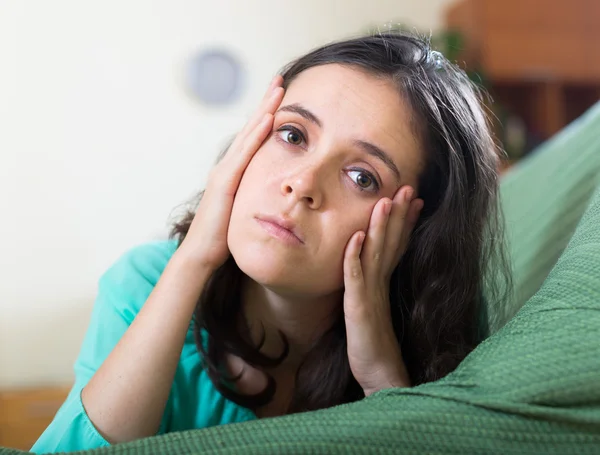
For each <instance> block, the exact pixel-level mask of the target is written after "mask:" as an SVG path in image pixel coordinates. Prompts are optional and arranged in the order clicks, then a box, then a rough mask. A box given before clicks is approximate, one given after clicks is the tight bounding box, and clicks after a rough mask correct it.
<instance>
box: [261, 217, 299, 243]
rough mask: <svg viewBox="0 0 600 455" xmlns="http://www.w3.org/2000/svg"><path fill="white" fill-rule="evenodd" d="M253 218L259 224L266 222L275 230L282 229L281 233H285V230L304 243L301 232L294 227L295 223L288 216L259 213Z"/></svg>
mask: <svg viewBox="0 0 600 455" xmlns="http://www.w3.org/2000/svg"><path fill="white" fill-rule="evenodd" d="M255 218H256V220H257V221H258V222H259V223H261V224H265V223H266V224H270V225H272V227H274V228H275V229H276V231H275V232H277V229H278V230H280V231H282V232H281V233H282V234H285V233H286V232H287V233H288V234H289V235H290V236H292V237H294V238H295V239H296V240H297V241H299V242H300V243H304V239H303V237H302V233H301V232H300V230H299V229H298V228H297V227H296V224H295V223H294V222H293V221H292V220H290V219H289V218H285V217H281V216H270V215H259V216H256V217H255Z"/></svg>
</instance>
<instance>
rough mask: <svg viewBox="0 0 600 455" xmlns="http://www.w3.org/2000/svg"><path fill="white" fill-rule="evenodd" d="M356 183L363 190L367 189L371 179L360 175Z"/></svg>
mask: <svg viewBox="0 0 600 455" xmlns="http://www.w3.org/2000/svg"><path fill="white" fill-rule="evenodd" d="M356 183H358V185H359V186H362V187H363V188H368V187H369V185H370V184H371V179H370V178H369V176H368V175H365V174H360V175H359V176H358V178H357V179H356Z"/></svg>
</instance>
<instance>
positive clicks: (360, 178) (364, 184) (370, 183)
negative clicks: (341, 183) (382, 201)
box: [348, 169, 379, 193]
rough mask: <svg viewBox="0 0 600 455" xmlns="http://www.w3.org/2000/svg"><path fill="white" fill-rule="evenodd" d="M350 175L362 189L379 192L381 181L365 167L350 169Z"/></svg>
mask: <svg viewBox="0 0 600 455" xmlns="http://www.w3.org/2000/svg"><path fill="white" fill-rule="evenodd" d="M348 176H349V177H350V178H351V179H352V180H353V181H354V183H355V184H356V186H357V187H358V189H359V190H361V191H371V192H373V193H377V192H378V191H379V182H377V179H376V178H375V177H374V176H373V174H371V173H370V172H367V171H365V170H364V169H351V170H350V171H348Z"/></svg>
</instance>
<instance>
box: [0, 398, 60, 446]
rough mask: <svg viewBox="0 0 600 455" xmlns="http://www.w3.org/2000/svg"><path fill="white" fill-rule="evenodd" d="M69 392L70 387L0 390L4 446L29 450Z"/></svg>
mask: <svg viewBox="0 0 600 455" xmlns="http://www.w3.org/2000/svg"><path fill="white" fill-rule="evenodd" d="M68 393H69V388H68V387H48V388H39V389H12V390H5V391H0V446H3V447H11V448H15V449H21V450H29V449H30V448H31V446H32V445H33V444H34V443H35V441H36V440H37V439H38V437H39V436H40V435H41V434H42V432H43V431H44V430H45V429H46V427H47V426H48V425H49V424H50V422H51V421H52V418H53V417H54V415H55V414H56V411H58V408H59V407H60V405H61V404H62V403H63V402H64V400H65V399H66V398H67V395H68Z"/></svg>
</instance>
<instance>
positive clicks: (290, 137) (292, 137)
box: [287, 131, 302, 145]
mask: <svg viewBox="0 0 600 455" xmlns="http://www.w3.org/2000/svg"><path fill="white" fill-rule="evenodd" d="M287 142H289V143H290V144H292V145H300V144H302V137H301V136H300V135H299V134H298V133H296V132H295V131H288V134H287Z"/></svg>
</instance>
